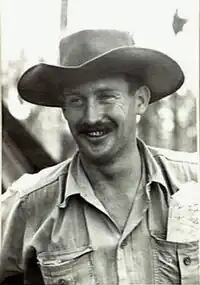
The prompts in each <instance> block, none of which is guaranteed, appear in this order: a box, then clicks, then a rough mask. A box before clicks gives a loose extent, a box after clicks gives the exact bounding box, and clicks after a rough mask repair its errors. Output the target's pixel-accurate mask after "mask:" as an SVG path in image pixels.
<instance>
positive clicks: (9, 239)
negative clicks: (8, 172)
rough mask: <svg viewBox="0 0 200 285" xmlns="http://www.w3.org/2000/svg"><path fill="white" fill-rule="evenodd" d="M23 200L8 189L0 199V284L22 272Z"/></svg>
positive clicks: (15, 191)
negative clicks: (0, 234)
mask: <svg viewBox="0 0 200 285" xmlns="http://www.w3.org/2000/svg"><path fill="white" fill-rule="evenodd" d="M23 203H24V199H21V198H20V195H19V191H17V190H14V189H13V188H10V189H8V190H7V191H6V192H5V193H4V194H3V195H2V197H1V232H2V238H1V241H2V242H1V251H0V282H2V281H3V280H4V279H5V278H6V277H8V276H12V275H15V274H18V273H22V272H23V244H24V242H23V241H24V233H25V228H26V219H25V214H24V210H23Z"/></svg>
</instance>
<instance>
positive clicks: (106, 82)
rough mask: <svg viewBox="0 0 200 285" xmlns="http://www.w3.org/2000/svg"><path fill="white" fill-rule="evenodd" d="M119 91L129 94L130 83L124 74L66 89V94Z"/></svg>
mask: <svg viewBox="0 0 200 285" xmlns="http://www.w3.org/2000/svg"><path fill="white" fill-rule="evenodd" d="M104 89H105V90H107V89H109V90H117V91H121V92H128V90H129V83H128V81H127V80H126V76H125V75H123V74H117V75H116V74H115V75H110V76H107V77H102V78H98V79H96V80H93V81H89V82H86V83H84V84H81V85H79V86H76V87H75V88H73V89H68V88H65V91H66V92H70V93H76V94H83V95H84V94H85V93H95V92H97V91H98V90H104Z"/></svg>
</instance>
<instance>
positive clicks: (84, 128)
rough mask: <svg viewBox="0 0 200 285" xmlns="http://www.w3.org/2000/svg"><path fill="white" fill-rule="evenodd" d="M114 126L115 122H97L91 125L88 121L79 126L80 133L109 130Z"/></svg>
mask: <svg viewBox="0 0 200 285" xmlns="http://www.w3.org/2000/svg"><path fill="white" fill-rule="evenodd" d="M113 128H114V124H113V123H110V122H109V123H106V122H105V123H102V122H101V123H100V122H99V123H95V124H93V125H89V124H87V123H83V124H81V125H80V126H79V127H78V132H79V133H88V132H95V131H104V132H109V131H111V130H112V129H113Z"/></svg>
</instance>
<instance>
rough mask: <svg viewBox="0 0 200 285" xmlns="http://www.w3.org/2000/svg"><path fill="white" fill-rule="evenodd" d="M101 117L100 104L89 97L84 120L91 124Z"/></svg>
mask: <svg viewBox="0 0 200 285" xmlns="http://www.w3.org/2000/svg"><path fill="white" fill-rule="evenodd" d="M102 117H103V109H102V106H101V105H100V104H99V103H98V101H97V100H95V98H90V99H89V100H88V103H87V106H86V108H85V113H84V122H85V123H87V124H89V125H92V124H95V123H97V122H98V121H101V119H102Z"/></svg>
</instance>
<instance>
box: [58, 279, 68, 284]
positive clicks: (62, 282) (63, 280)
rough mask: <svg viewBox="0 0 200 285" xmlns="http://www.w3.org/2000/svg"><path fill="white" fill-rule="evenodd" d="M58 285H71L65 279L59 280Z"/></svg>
mask: <svg viewBox="0 0 200 285" xmlns="http://www.w3.org/2000/svg"><path fill="white" fill-rule="evenodd" d="M58 284H59V285H67V284H69V283H68V282H67V280H65V279H59V280H58Z"/></svg>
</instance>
